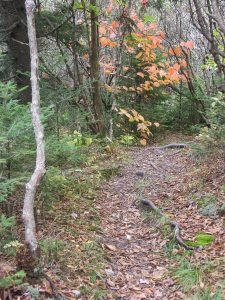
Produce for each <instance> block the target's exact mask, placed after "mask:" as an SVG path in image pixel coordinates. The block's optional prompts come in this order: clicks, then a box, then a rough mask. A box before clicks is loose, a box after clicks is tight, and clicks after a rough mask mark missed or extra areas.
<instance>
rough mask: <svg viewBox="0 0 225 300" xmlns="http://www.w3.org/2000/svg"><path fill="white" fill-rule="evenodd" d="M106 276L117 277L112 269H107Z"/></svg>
mask: <svg viewBox="0 0 225 300" xmlns="http://www.w3.org/2000/svg"><path fill="white" fill-rule="evenodd" d="M105 274H106V275H107V276H114V275H115V273H114V272H113V270H112V269H105Z"/></svg>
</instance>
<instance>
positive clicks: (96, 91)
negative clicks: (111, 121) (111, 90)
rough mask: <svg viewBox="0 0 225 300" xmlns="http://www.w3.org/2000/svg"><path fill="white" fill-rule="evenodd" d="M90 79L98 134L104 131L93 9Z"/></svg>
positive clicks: (95, 17)
mask: <svg viewBox="0 0 225 300" xmlns="http://www.w3.org/2000/svg"><path fill="white" fill-rule="evenodd" d="M90 4H91V5H92V6H93V7H96V8H97V3H96V0H90ZM90 65H91V80H92V99H93V108H94V114H95V119H96V129H97V130H96V131H97V132H98V133H100V134H104V133H105V122H104V108H103V103H102V99H101V93H100V65H99V32H98V15H97V14H96V12H95V10H94V9H92V10H91V57H90Z"/></svg>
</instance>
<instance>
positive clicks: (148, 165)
mask: <svg viewBox="0 0 225 300" xmlns="http://www.w3.org/2000/svg"><path fill="white" fill-rule="evenodd" d="M222 161H223V160H222ZM222 161H221V160H219V161H218V162H217V167H216V166H215V164H213V170H212V167H211V165H208V163H209V161H208V162H205V163H204V162H203V163H202V165H201V166H200V167H199V165H198V164H197V165H196V164H195V162H194V161H193V159H192V158H191V155H190V150H189V149H184V150H181V151H179V152H178V151H177V150H176V149H165V150H161V149H153V148H150V147H145V148H139V149H137V148H135V149H133V151H131V152H130V155H129V159H128V162H127V163H125V164H124V166H123V169H122V171H121V174H120V176H116V177H114V178H113V179H111V180H110V181H109V182H108V184H106V185H104V186H103V188H102V190H101V193H100V198H99V199H98V200H97V206H98V209H99V211H100V218H101V226H102V228H103V234H102V235H101V243H102V244H103V245H105V248H106V250H107V251H108V252H109V256H110V261H109V263H108V265H107V267H106V269H108V270H111V271H110V275H108V274H107V273H106V285H107V287H108V289H109V290H110V291H112V294H110V295H108V296H107V297H106V299H117V300H119V299H121V300H122V299H123V300H126V299H127V300H128V299H129V300H139V299H149V300H150V299H187V298H188V297H189V296H192V295H194V293H195V291H198V290H199V289H202V288H203V287H205V284H207V286H208V287H209V288H210V289H211V294H212V295H213V293H215V287H216V286H217V285H218V282H220V281H221V280H222V279H223V277H224V270H225V268H224V267H225V265H224V260H223V259H222V260H221V258H222V257H224V254H225V251H224V241H225V240H224V237H225V236H224V223H223V222H224V220H223V218H222V217H220V218H217V219H212V218H209V217H206V216H203V215H201V214H200V212H199V210H198V207H197V204H196V201H193V198H194V197H193V195H197V194H198V193H203V192H204V191H205V190H207V191H209V192H210V193H212V192H213V193H214V194H215V195H216V196H218V197H219V198H220V201H221V200H222V197H223V201H224V194H222V193H221V192H220V188H221V183H222V182H223V183H224V182H225V181H224V178H225V177H224V174H223V173H221V172H219V173H218V170H219V169H220V166H221V162H222ZM223 162H224V161H223ZM210 170H212V171H211V173H210ZM201 172H203V173H202V174H201ZM205 173H206V174H205ZM139 174H141V176H140V175H139ZM206 175H207V176H206ZM204 176H206V177H204ZM202 179H203V181H204V180H205V182H204V184H199V185H198V181H201V180H202ZM215 182H217V184H216V183H215ZM218 183H220V184H218ZM140 186H141V187H140ZM140 189H141V190H142V191H143V193H144V195H145V197H146V199H148V198H149V199H151V201H153V202H154V203H155V205H157V207H159V208H160V209H161V210H162V211H163V212H164V213H165V214H166V215H168V216H170V217H172V218H173V219H175V220H176V221H177V222H178V223H179V224H180V226H181V228H182V236H183V238H184V239H185V240H188V241H193V240H194V239H195V237H196V236H197V235H198V234H199V233H206V234H210V235H212V236H214V237H215V240H214V241H213V243H212V244H211V245H209V246H207V247H200V248H199V249H197V250H194V251H185V249H182V248H181V247H179V246H178V245H172V247H173V248H172V250H171V255H168V253H167V250H168V249H167V248H168V247H169V246H168V245H170V242H171V241H172V240H173V237H171V233H167V234H165V232H163V230H162V228H163V226H161V228H160V224H159V222H158V221H159V220H157V217H156V216H152V214H150V213H149V216H148V217H146V218H144V217H143V215H144V214H147V212H145V211H144V212H143V210H142V209H141V207H140V205H139V198H138V197H139V190H140ZM146 220H147V221H146ZM186 253H188V255H189V256H190V258H189V259H190V260H191V262H192V263H193V264H194V265H198V264H200V265H201V264H203V263H204V262H208V261H209V262H210V261H212V262H213V263H214V265H215V266H216V267H215V268H214V269H213V270H212V271H211V273H208V275H207V278H206V283H203V282H202V279H201V280H200V281H199V286H194V287H192V288H191V289H190V291H189V292H186V291H185V289H184V288H183V286H182V285H181V284H180V282H179V281H178V280H177V279H176V278H175V276H174V273H175V272H176V269H177V268H178V267H179V265H180V262H179V260H180V261H182V259H183V257H185V256H186ZM199 299H201V298H199ZM221 299H222V298H221Z"/></svg>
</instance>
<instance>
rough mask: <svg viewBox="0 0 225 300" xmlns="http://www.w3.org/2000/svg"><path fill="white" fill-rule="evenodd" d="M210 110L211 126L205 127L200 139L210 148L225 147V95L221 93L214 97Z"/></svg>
mask: <svg viewBox="0 0 225 300" xmlns="http://www.w3.org/2000/svg"><path fill="white" fill-rule="evenodd" d="M210 100H211V103H210V107H209V110H208V119H209V121H210V128H208V127H204V128H203V129H202V130H201V132H200V134H199V136H198V140H199V141H200V142H202V143H203V145H204V146H205V147H206V148H208V149H212V150H213V148H221V149H225V97H224V95H223V94H222V93H219V94H218V95H217V97H212V98H211V99H210Z"/></svg>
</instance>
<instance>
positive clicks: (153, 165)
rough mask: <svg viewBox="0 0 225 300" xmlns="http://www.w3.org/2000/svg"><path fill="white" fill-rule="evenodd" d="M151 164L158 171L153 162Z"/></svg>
mask: <svg viewBox="0 0 225 300" xmlns="http://www.w3.org/2000/svg"><path fill="white" fill-rule="evenodd" d="M150 165H151V166H152V167H153V169H155V170H156V171H158V170H159V169H158V168H157V167H156V165H155V164H154V163H153V162H150Z"/></svg>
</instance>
